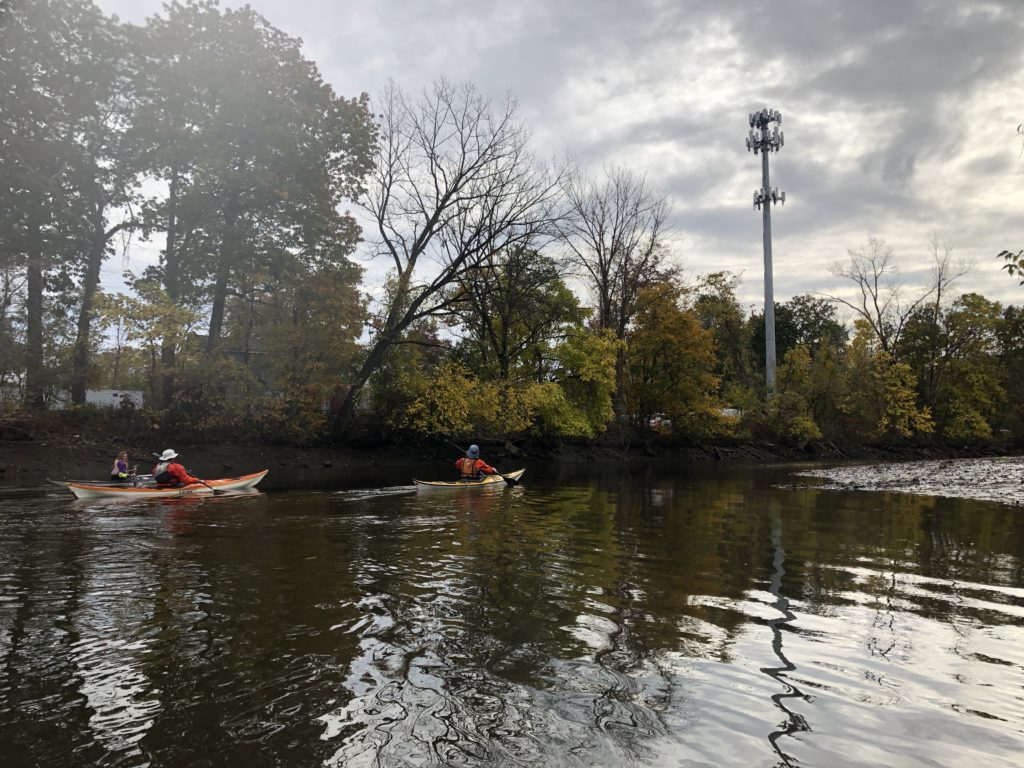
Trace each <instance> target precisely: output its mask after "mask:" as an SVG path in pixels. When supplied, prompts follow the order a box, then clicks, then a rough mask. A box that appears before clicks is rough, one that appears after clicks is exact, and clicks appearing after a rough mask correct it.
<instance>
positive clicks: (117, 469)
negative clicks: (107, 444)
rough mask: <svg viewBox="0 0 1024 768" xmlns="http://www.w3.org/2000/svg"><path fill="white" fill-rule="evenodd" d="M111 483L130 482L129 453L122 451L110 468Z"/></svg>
mask: <svg viewBox="0 0 1024 768" xmlns="http://www.w3.org/2000/svg"><path fill="white" fill-rule="evenodd" d="M110 482H112V483H127V482H128V451H121V452H120V453H119V454H117V458H115V459H114V463H113V464H112V465H111V467H110Z"/></svg>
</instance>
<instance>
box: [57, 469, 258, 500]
mask: <svg viewBox="0 0 1024 768" xmlns="http://www.w3.org/2000/svg"><path fill="white" fill-rule="evenodd" d="M269 471H270V470H268V469H264V470H263V471H261V472H253V473H252V474H251V475H242V476H241V477H222V478H219V479H217V480H204V481H203V483H205V485H204V484H202V483H192V484H191V485H186V486H183V487H181V488H158V487H157V486H156V485H138V486H132V485H115V484H111V483H81V482H75V481H72V482H67V483H64V486H65V487H66V488H68V490H70V491H71V492H72V493H73V494H75V496H76V497H77V498H79V499H100V498H106V499H157V498H167V497H172V496H195V495H198V494H203V493H213V492H214V491H242V490H245V489H247V488H253V487H255V486H256V484H257V483H258V482H259V481H260V480H262V479H263V478H264V477H266V474H267V472H269Z"/></svg>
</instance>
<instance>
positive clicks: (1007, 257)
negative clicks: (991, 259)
mask: <svg viewBox="0 0 1024 768" xmlns="http://www.w3.org/2000/svg"><path fill="white" fill-rule="evenodd" d="M996 258H997V259H1002V260H1003V261H1005V262H1006V263H1005V264H1004V265H1003V269H1005V270H1006V271H1007V272H1008V273H1009V274H1010V277H1019V278H1020V283H1019V285H1024V251H1017V252H1016V253H1013V252H1011V251H1000V252H999V255H998V256H996Z"/></svg>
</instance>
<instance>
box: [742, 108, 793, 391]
mask: <svg viewBox="0 0 1024 768" xmlns="http://www.w3.org/2000/svg"><path fill="white" fill-rule="evenodd" d="M771 123H775V126H774V127H773V128H772V130H771V131H769V130H768V127H769V125H770V124H771ZM780 125H782V114H781V113H780V112H779V111H778V110H775V109H767V108H765V109H762V110H761V111H760V112H752V113H750V134H749V135H748V136H747V151H748V152H753V153H754V154H755V155H756V154H757V153H758V152H760V153H761V188H760V189H759V190H757V191H756V192H754V208H757V209H760V210H761V221H762V224H763V225H764V360H765V366H764V368H765V370H764V379H765V383H766V384H767V386H768V397H771V396H772V394H773V393H774V392H775V294H774V290H773V288H772V204H773V203H783V204H785V202H786V193H785V192H779V190H778V189H773V188H772V187H771V186H769V184H768V153H769V152H778V151H779V150H780V149H781V148H782V145H783V143H784V141H783V136H782V132H781V131H780V130H779V126H780Z"/></svg>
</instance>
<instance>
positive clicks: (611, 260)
mask: <svg viewBox="0 0 1024 768" xmlns="http://www.w3.org/2000/svg"><path fill="white" fill-rule="evenodd" d="M566 195H567V197H568V200H569V206H570V210H571V213H570V217H569V219H568V224H567V226H566V229H565V231H566V243H567V244H568V247H569V252H570V254H571V256H572V259H573V261H574V262H575V263H576V265H577V267H578V269H579V272H580V275H581V276H582V278H583V280H584V281H585V282H586V284H587V287H588V288H589V289H590V291H591V293H592V294H593V300H594V304H595V310H596V312H595V322H596V324H597V326H598V327H599V328H605V329H610V330H611V331H612V332H614V333H615V336H616V338H618V339H620V340H621V339H625V337H626V331H627V329H628V328H629V324H630V322H631V321H632V320H633V318H634V317H635V316H636V314H637V312H638V311H640V309H642V307H641V306H640V305H639V303H638V302H639V300H640V296H641V291H642V290H643V289H644V288H645V287H647V286H650V285H653V284H655V283H659V282H663V281H664V280H665V279H666V278H667V277H670V276H671V275H672V274H673V273H674V272H675V270H674V269H672V268H667V263H666V253H667V252H666V248H665V237H666V234H667V233H666V224H667V222H668V217H669V211H670V205H669V201H668V197H667V196H666V195H664V194H661V193H658V192H656V191H655V190H654V189H653V188H652V187H651V186H650V185H649V184H648V183H647V180H646V179H645V178H644V177H643V176H641V175H638V174H636V173H634V172H632V171H630V170H629V169H627V168H623V167H613V168H608V169H606V170H605V179H604V181H603V182H601V183H598V182H594V181H591V180H589V179H586V178H584V177H582V176H580V175H578V174H577V175H575V176H574V177H573V178H571V179H570V180H569V183H568V184H566ZM625 370H626V369H625V354H624V352H623V353H622V354H620V355H619V363H618V365H617V368H616V383H617V387H616V388H617V391H618V392H620V393H621V392H622V385H623V377H624V376H625ZM620 403H621V398H619V397H617V398H616V410H617V412H618V410H619V409H618V406H619V404H620Z"/></svg>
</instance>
